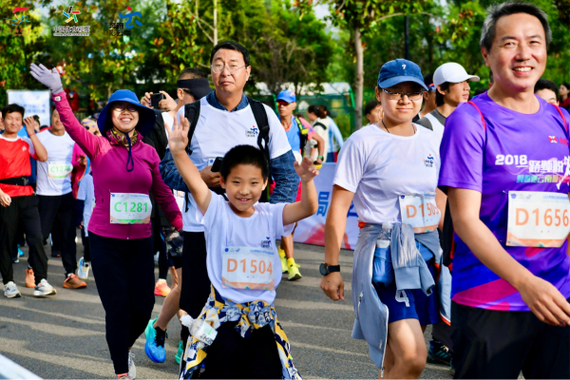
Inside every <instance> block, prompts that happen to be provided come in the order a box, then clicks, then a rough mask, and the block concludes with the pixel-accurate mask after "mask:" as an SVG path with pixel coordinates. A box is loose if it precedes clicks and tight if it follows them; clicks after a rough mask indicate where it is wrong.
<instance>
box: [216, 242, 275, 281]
mask: <svg viewBox="0 0 570 380" xmlns="http://www.w3.org/2000/svg"><path fill="white" fill-rule="evenodd" d="M274 257H275V254H274V252H273V251H268V250H264V249H259V248H249V247H228V248H226V249H225V250H224V252H223V254H222V263H223V264H222V265H223V268H222V285H223V286H224V287H225V288H234V289H257V290H275V276H274V274H273V259H274Z"/></svg>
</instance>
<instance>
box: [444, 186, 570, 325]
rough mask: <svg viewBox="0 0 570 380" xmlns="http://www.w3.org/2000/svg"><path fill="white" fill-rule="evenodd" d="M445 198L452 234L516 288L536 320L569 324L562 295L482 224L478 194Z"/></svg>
mask: <svg viewBox="0 0 570 380" xmlns="http://www.w3.org/2000/svg"><path fill="white" fill-rule="evenodd" d="M447 195H448V199H449V210H450V212H451V217H452V219H453V227H454V229H455V232H456V233H457V236H459V237H460V238H461V240H463V242H464V243H465V244H467V246H468V247H469V249H470V250H471V252H473V254H474V255H475V256H476V257H477V258H478V259H479V260H481V262H482V263H483V264H484V265H485V266H486V267H487V268H489V269H491V270H492V271H493V272H494V273H495V274H497V275H498V276H499V277H501V278H503V279H504V280H506V281H507V282H509V283H510V284H511V285H512V286H513V287H514V288H515V289H517V290H518V291H519V292H520V294H521V296H522V299H523V301H524V302H525V303H526V304H527V305H528V307H529V308H530V310H531V311H532V312H533V313H534V314H535V315H536V316H537V317H538V319H540V320H541V321H543V322H546V323H548V324H551V325H564V324H569V325H570V304H569V303H568V302H567V301H566V299H565V298H564V297H563V296H562V294H560V292H559V291H558V290H557V289H556V288H555V287H554V286H553V285H552V284H551V283H549V282H548V281H545V280H543V279H541V278H539V277H537V276H535V275H533V274H532V273H531V272H530V271H529V270H528V269H526V268H525V267H524V266H522V265H521V264H520V263H519V262H517V261H516V260H515V259H514V258H513V257H512V256H511V255H509V253H508V252H507V251H505V249H504V248H503V247H502V246H501V243H499V241H498V240H497V238H496V237H495V235H494V234H493V233H492V232H491V230H490V229H489V228H488V227H487V226H486V225H485V224H484V223H483V222H482V221H481V219H480V218H479V212H480V209H481V193H480V192H478V191H475V190H467V189H458V188H451V187H449V188H448V193H447Z"/></svg>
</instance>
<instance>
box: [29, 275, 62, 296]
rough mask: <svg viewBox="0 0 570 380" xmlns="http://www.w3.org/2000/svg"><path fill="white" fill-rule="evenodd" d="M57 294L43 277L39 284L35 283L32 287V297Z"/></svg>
mask: <svg viewBox="0 0 570 380" xmlns="http://www.w3.org/2000/svg"><path fill="white" fill-rule="evenodd" d="M55 294H57V291H56V290H55V289H54V288H53V286H51V285H50V284H49V282H47V281H46V279H45V278H42V280H41V281H40V283H39V284H37V285H36V288H35V289H34V297H47V296H51V295H55Z"/></svg>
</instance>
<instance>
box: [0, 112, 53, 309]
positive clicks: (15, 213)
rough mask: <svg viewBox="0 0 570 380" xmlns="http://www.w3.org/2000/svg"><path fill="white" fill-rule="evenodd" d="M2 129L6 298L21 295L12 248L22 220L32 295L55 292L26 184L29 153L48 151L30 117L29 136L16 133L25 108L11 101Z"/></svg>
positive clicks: (0, 242) (0, 215)
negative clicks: (30, 271) (13, 262)
mask: <svg viewBox="0 0 570 380" xmlns="http://www.w3.org/2000/svg"><path fill="white" fill-rule="evenodd" d="M2 115H3V123H4V133H3V134H2V135H0V206H1V207H0V225H1V226H2V228H0V273H1V274H2V281H3V282H4V295H5V296H6V297H7V298H15V297H20V296H21V294H20V292H19V291H18V287H17V286H16V284H15V283H14V278H13V277H14V273H13V268H12V252H14V250H15V249H16V230H17V226H18V224H19V223H20V222H21V223H22V225H23V227H24V232H25V233H26V237H27V241H28V246H29V247H30V255H31V257H30V260H31V261H32V262H33V263H32V265H33V267H34V274H35V283H36V287H35V289H34V296H36V297H45V296H48V295H52V294H56V291H55V289H54V288H53V287H52V286H51V285H50V284H49V283H48V282H47V280H46V279H47V256H46V253H45V250H44V246H43V244H42V232H41V227H40V215H39V212H38V199H37V197H36V195H35V194H34V190H33V189H32V187H31V186H29V185H28V177H29V176H30V174H31V172H32V167H31V164H30V157H32V158H34V159H36V160H38V161H42V162H43V161H46V160H47V158H48V155H47V151H46V149H45V148H44V146H43V145H42V143H41V142H40V141H39V140H38V137H37V136H36V133H35V131H34V125H35V124H36V123H37V122H36V121H35V120H34V118H33V117H27V118H26V119H25V120H24V121H25V124H26V130H27V131H28V134H29V136H30V138H27V137H20V136H18V131H19V130H20V129H21V128H22V122H23V118H24V108H22V107H20V106H19V105H17V104H10V105H8V106H6V107H5V108H4V109H3V110H2Z"/></svg>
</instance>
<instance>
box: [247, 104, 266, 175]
mask: <svg viewBox="0 0 570 380" xmlns="http://www.w3.org/2000/svg"><path fill="white" fill-rule="evenodd" d="M247 100H249V105H250V106H251V110H252V111H253V116H254V117H255V122H256V123H257V127H258V128H259V135H258V136H257V145H258V146H259V149H261V151H262V152H263V154H265V158H266V159H267V163H268V164H269V163H270V162H271V159H270V157H271V156H270V155H269V119H268V118H267V112H265V107H264V106H263V103H261V102H259V101H257V100H254V99H252V98H250V97H248V98H247Z"/></svg>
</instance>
